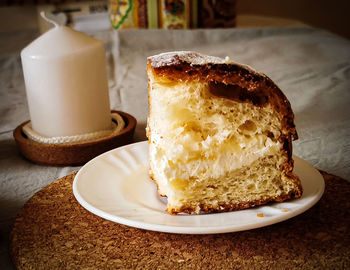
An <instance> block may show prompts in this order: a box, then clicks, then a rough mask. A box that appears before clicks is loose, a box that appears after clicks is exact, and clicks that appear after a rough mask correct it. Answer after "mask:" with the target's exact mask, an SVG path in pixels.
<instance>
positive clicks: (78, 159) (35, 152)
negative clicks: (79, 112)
mask: <svg viewBox="0 0 350 270" xmlns="http://www.w3.org/2000/svg"><path fill="white" fill-rule="evenodd" d="M113 112H116V113H119V114H120V115H121V117H122V118H123V120H124V122H125V127H124V129H123V130H121V131H120V132H118V133H116V134H111V135H109V136H105V137H102V138H99V139H95V140H89V141H86V142H77V143H64V144H47V143H39V142H35V141H32V140H30V139H29V138H28V137H27V136H26V135H25V134H24V133H23V131H22V128H23V126H24V125H25V124H27V123H28V122H29V121H26V122H24V123H22V124H21V125H19V126H18V127H17V128H16V129H15V130H14V132H13V137H14V138H15V141H16V144H17V146H18V148H19V149H20V152H21V153H22V155H23V156H24V157H25V158H27V159H29V160H30V161H33V162H35V163H37V164H43V165H54V166H67V165H71V166H73V165H83V164H85V163H86V162H88V161H89V160H91V159H92V158H94V157H96V156H98V155H100V154H102V153H104V152H106V151H108V150H111V149H113V148H116V147H119V146H122V145H125V144H129V143H132V142H133V136H134V131H135V127H136V119H135V118H134V117H133V116H132V115H130V114H128V113H125V112H121V111H112V113H113Z"/></svg>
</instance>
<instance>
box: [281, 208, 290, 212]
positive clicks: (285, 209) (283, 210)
mask: <svg viewBox="0 0 350 270" xmlns="http://www.w3.org/2000/svg"><path fill="white" fill-rule="evenodd" d="M281 211H282V212H289V209H288V208H282V209H281Z"/></svg>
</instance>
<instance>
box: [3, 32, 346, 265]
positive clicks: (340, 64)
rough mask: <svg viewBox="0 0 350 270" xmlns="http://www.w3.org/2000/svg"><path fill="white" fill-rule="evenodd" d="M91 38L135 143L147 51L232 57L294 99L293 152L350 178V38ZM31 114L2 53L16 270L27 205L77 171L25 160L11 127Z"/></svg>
mask: <svg viewBox="0 0 350 270" xmlns="http://www.w3.org/2000/svg"><path fill="white" fill-rule="evenodd" d="M23 36H24V37H26V35H23ZM94 36H95V37H98V38H101V39H103V40H104V41H105V44H106V49H107V59H108V68H109V85H110V99H111V108H112V109H118V110H122V111H125V112H128V113H130V114H132V115H134V116H135V117H136V118H137V121H138V126H137V128H136V133H135V140H136V141H140V140H145V139H146V137H145V130H144V128H145V125H146V117H147V113H148V99H147V93H148V90H147V77H146V71H145V68H146V57H147V56H149V55H153V54H157V53H160V52H163V51H170V50H194V51H198V52H201V53H205V54H210V55H216V56H221V57H225V56H229V57H230V58H231V59H232V60H234V61H237V62H241V63H245V64H248V65H250V66H252V67H254V68H255V69H257V70H259V71H262V72H264V73H265V74H267V75H268V76H269V77H270V78H271V79H272V80H274V81H275V82H276V83H277V84H278V85H279V86H280V88H281V89H282V90H283V91H284V93H285V94H286V96H287V97H288V99H289V100H290V102H291V104H292V108H293V110H294V113H295V116H296V119H295V122H296V126H297V130H298V133H299V140H298V141H296V142H295V143H294V154H295V155H297V156H299V157H301V158H303V159H305V160H306V161H308V162H310V163H311V164H313V165H314V166H315V167H317V168H318V169H322V170H325V171H327V172H329V173H332V174H335V175H338V176H341V177H343V178H345V179H347V180H350V41H349V40H346V39H343V38H340V37H338V36H335V35H333V34H331V33H329V32H325V31H322V30H317V29H312V28H264V29H230V30H195V31H181V30H179V31H163V30H154V31H153V30H146V31H140V30H133V31H131V30H130V31H122V32H120V33H117V32H104V33H94ZM2 38H3V37H2ZM28 42H29V40H28ZM28 119H29V113H28V107H27V103H26V96H25V88H24V81H23V74H22V69H21V63H20V57H19V52H16V53H14V54H11V55H10V54H5V55H4V54H1V53H0V230H1V231H0V233H1V235H0V241H1V246H0V268H1V269H7V268H8V269H12V266H11V263H10V259H9V256H8V247H7V246H8V238H9V232H10V229H11V225H12V222H13V219H14V218H15V216H16V213H17V212H18V211H19V209H20V208H21V207H22V205H23V204H24V203H25V202H26V201H27V200H28V199H29V198H30V197H31V196H32V195H33V194H34V193H35V192H36V191H38V190H40V189H41V188H42V187H44V186H46V185H47V184H49V183H51V182H52V181H54V180H55V179H58V178H60V177H63V176H65V175H67V174H69V173H71V172H73V171H75V170H77V169H79V167H48V166H39V165H35V164H33V163H31V162H29V161H27V160H25V159H23V157H22V156H21V155H20V153H19V151H18V149H17V147H16V145H15V142H14V140H13V137H12V132H13V130H14V128H15V127H16V126H18V125H19V124H20V123H22V122H24V121H26V120H28Z"/></svg>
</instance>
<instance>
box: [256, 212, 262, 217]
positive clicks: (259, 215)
mask: <svg viewBox="0 0 350 270" xmlns="http://www.w3.org/2000/svg"><path fill="white" fill-rule="evenodd" d="M256 216H257V217H264V214H263V213H260V212H259V213H257V214H256Z"/></svg>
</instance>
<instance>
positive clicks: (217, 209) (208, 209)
mask: <svg viewBox="0 0 350 270" xmlns="http://www.w3.org/2000/svg"><path fill="white" fill-rule="evenodd" d="M301 195H302V193H300V192H290V193H289V194H286V195H282V196H278V197H270V198H265V199H261V200H256V201H250V202H241V203H224V204H218V205H217V206H211V205H206V204H200V206H199V208H200V210H201V211H202V212H205V213H222V212H230V211H238V210H244V209H247V208H252V207H256V206H259V205H263V204H267V203H270V202H283V201H285V200H290V199H298V198H300V197H301ZM196 211H197V209H196V207H193V206H190V205H184V206H182V207H180V208H177V209H168V208H167V212H168V213H170V214H172V215H176V214H177V213H187V214H192V213H196ZM197 214H198V213H197Z"/></svg>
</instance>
